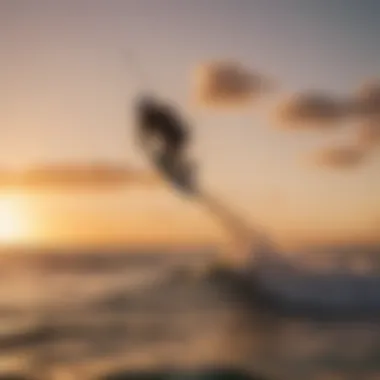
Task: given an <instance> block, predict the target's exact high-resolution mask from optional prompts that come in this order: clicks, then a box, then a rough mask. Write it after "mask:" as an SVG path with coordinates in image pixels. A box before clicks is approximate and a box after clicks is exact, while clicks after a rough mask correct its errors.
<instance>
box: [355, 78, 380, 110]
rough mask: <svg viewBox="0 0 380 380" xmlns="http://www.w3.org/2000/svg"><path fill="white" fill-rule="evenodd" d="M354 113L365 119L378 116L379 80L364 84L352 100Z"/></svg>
mask: <svg viewBox="0 0 380 380" xmlns="http://www.w3.org/2000/svg"><path fill="white" fill-rule="evenodd" d="M353 103H354V105H353V107H354V110H355V113H356V114H357V115H359V116H365V117H368V116H370V117H373V116H376V117H379V116H380V80H373V81H371V82H367V83H365V84H364V85H363V86H362V87H361V88H360V89H359V91H358V93H357V95H356V97H355V98H354V100H353Z"/></svg>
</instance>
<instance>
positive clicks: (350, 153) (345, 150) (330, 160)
mask: <svg viewBox="0 0 380 380" xmlns="http://www.w3.org/2000/svg"><path fill="white" fill-rule="evenodd" d="M366 157H367V155H366V152H365V151H364V150H362V149H360V148H358V147H355V146H334V147H328V148H324V149H321V150H319V151H317V152H314V153H313V154H312V155H311V157H310V158H311V162H312V164H313V165H317V166H320V167H329V168H334V169H349V168H353V167H356V166H358V165H359V164H362V163H363V161H364V159H365V158H366Z"/></svg>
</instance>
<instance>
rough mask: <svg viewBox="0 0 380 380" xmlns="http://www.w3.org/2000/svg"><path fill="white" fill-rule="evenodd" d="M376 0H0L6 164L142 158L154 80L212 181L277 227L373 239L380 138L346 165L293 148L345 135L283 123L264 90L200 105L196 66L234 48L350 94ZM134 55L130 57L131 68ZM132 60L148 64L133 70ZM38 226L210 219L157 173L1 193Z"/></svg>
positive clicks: (365, 54)
mask: <svg viewBox="0 0 380 380" xmlns="http://www.w3.org/2000/svg"><path fill="white" fill-rule="evenodd" d="M379 15H380V3H379V2H378V1H377V0H362V1H361V2H359V1H355V0H334V1H328V0H319V1H314V0H260V1H259V0H234V1H227V0H209V1H207V2H205V1H201V0H192V1H191V2H190V1H185V0H159V1H158V0H136V1H135V0H129V1H122V0H119V1H116V0H108V1H100V0H75V1H74V0H65V1H55V2H52V1H48V0H23V1H21V0H3V1H1V3H0V49H1V50H0V51H1V60H0V84H1V86H0V167H1V168H3V167H6V168H9V167H11V168H21V167H25V166H28V167H29V166H32V165H38V164H44V163H46V162H49V163H50V162H59V163H62V162H67V163H74V164H75V163H78V162H96V161H110V162H115V163H122V162H125V164H126V165H132V166H134V167H139V168H140V167H141V168H142V169H144V170H145V169H148V165H147V163H146V162H144V160H143V159H142V156H141V154H140V152H139V151H138V149H137V147H136V146H135V144H134V141H133V138H132V136H133V123H132V120H131V115H132V112H131V107H132V103H133V98H134V96H136V94H138V93H139V91H142V90H145V89H148V90H151V91H154V92H155V93H157V94H159V95H160V96H163V97H165V98H166V99H168V100H169V101H171V102H173V103H174V104H176V105H177V106H178V107H179V109H180V110H181V111H182V112H183V114H184V115H185V116H186V117H187V118H188V120H189V123H190V125H191V127H192V129H193V133H194V146H193V151H192V154H193V156H194V157H195V159H196V160H197V161H198V162H199V165H200V180H201V181H202V183H203V184H204V186H205V187H207V189H208V191H209V192H211V193H214V194H215V195H216V196H218V197H220V198H221V199H223V201H225V202H226V203H227V204H228V205H229V207H231V208H232V209H236V210H237V212H240V213H242V214H243V215H244V216H245V217H246V218H247V219H248V220H249V221H251V222H252V223H258V224H260V225H264V226H265V227H266V228H267V229H268V231H270V232H271V233H272V234H274V236H276V237H277V238H278V239H280V240H281V239H285V240H286V239H288V240H289V239H309V238H310V239H314V238H315V239H319V240H320V239H322V240H323V239H327V240H328V239H333V238H335V237H336V238H338V239H345V238H347V239H348V240H349V239H351V238H353V237H358V238H359V237H362V238H363V237H364V238H365V239H373V238H375V237H376V236H379V231H380V197H379V194H380V176H379V175H378V173H379V170H380V153H378V152H375V153H374V154H372V155H371V157H370V159H369V160H368V162H367V163H366V165H360V166H358V167H356V168H353V169H350V170H343V171H342V170H338V171H331V170H322V169H316V168H310V167H309V166H307V165H306V164H304V163H303V162H301V161H302V160H301V161H300V157H303V156H304V155H305V154H308V153H309V152H310V151H311V150H313V149H316V148H318V147H323V146H326V145H328V144H331V143H339V142H345V141H349V140H350V139H351V138H352V134H353V130H352V129H350V128H345V129H337V130H333V131H330V132H329V133H327V134H318V133H292V132H291V133H288V132H287V131H278V130H276V128H274V127H273V125H272V123H271V121H270V120H269V119H268V118H265V117H263V112H262V110H263V109H264V108H265V104H264V105H263V104H261V105H260V104H255V105H253V106H252V107H249V108H248V109H242V110H240V111H236V110H235V111H232V112H229V111H227V110H221V111H215V110H207V109H200V108H197V107H194V105H193V104H192V103H191V102H190V101H189V99H190V91H191V90H190V89H191V81H192V79H191V78H192V72H193V70H194V68H195V67H196V66H197V65H198V64H202V63H203V62H205V61H208V60H213V59H219V60H224V59H226V60H228V59H232V60H237V61H239V62H242V63H244V65H245V66H247V67H249V68H252V69H253V70H258V71H259V72H262V73H264V74H265V75H269V76H271V77H273V78H275V80H276V82H278V83H279V86H280V88H281V93H294V92H302V91H308V90H321V91H327V92H329V93H331V94H336V95H338V96H345V95H347V94H353V93H354V92H355V91H357V89H358V88H359V87H360V85H361V84H362V83H363V81H365V80H367V79H372V78H376V77H377V76H379V75H380V73H379V69H380V48H379V45H378V37H377V36H378V35H380V24H379V23H378V18H379ZM133 65H137V66H138V67H139V69H140V71H137V70H136V69H134V67H135V66H133ZM140 72H141V73H142V74H140ZM1 199H3V203H7V204H9V203H11V204H12V206H11V208H12V207H13V208H14V209H15V211H11V212H10V213H11V214H12V212H13V213H15V212H16V209H17V210H18V212H19V213H21V214H22V216H21V217H20V218H21V219H24V223H26V224H29V229H30V230H31V229H33V233H30V234H29V235H30V236H29V239H30V240H33V239H34V240H38V241H49V239H50V240H52V241H53V240H54V241H69V240H70V239H71V240H73V241H74V240H78V241H79V240H86V241H101V240H104V241H109V242H112V241H126V242H128V241H169V242H170V241H177V240H186V241H196V240H199V241H203V240H209V239H211V240H212V239H215V238H217V237H218V236H219V235H220V233H221V232H220V229H219V228H218V227H217V225H216V224H215V221H213V220H212V218H210V217H208V216H207V215H206V213H205V212H204V211H203V210H202V208H201V207H199V205H197V204H195V203H194V202H192V201H189V200H187V199H183V198H181V197H177V196H175V195H173V193H171V192H170V191H168V189H166V188H165V187H162V188H151V189H147V188H140V187H139V186H138V185H137V184H136V185H133V184H130V185H127V186H126V187H125V188H124V189H122V190H118V191H111V192H108V193H105V192H103V193H96V192H93V193H92V194H88V195H86V194H73V193H70V194H66V193H61V194H42V195H36V194H30V193H28V192H26V191H25V192H23V193H22V192H21V193H17V194H8V193H7V194H2V195H1V194H0V205H1Z"/></svg>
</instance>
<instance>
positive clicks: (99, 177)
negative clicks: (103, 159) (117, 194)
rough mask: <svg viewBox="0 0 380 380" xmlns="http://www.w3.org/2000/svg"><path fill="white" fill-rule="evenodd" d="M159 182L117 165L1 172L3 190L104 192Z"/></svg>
mask: <svg viewBox="0 0 380 380" xmlns="http://www.w3.org/2000/svg"><path fill="white" fill-rule="evenodd" d="M156 183H158V178H157V177H156V176H154V175H153V173H152V174H151V173H145V172H141V171H139V170H135V169H132V168H128V167H126V166H124V165H123V166H122V165H113V164H76V165H75V164H73V165H66V164H53V165H46V166H38V167H35V168H31V169H28V170H24V171H19V172H13V171H10V172H7V171H1V173H0V189H5V188H14V187H16V188H28V189H29V188H32V189H58V190H63V189H65V190H68V189H81V188H86V189H87V188H89V189H101V188H104V187H117V186H125V185H131V184H139V185H149V186H150V185H154V184H156Z"/></svg>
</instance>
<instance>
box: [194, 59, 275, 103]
mask: <svg viewBox="0 0 380 380" xmlns="http://www.w3.org/2000/svg"><path fill="white" fill-rule="evenodd" d="M193 85H194V87H193V95H194V98H195V101H196V103H198V104H200V105H202V106H211V107H228V106H241V105H246V104H248V103H249V102H250V101H252V100H255V99H256V98H257V97H259V96H260V95H262V94H263V93H264V92H266V91H267V90H269V88H270V86H271V85H270V83H269V79H267V78H264V76H262V75H261V74H258V73H254V72H251V71H250V70H248V69H247V68H245V67H244V66H243V65H241V64H240V63H238V62H224V61H214V62H208V63H205V64H203V65H200V66H198V67H197V68H196V70H195V73H194V81H193Z"/></svg>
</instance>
